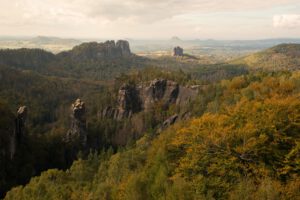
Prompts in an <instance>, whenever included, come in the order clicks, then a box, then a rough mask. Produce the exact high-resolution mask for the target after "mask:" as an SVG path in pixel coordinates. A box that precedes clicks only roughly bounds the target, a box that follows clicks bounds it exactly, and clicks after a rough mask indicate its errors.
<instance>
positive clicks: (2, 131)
mask: <svg viewBox="0 0 300 200" xmlns="http://www.w3.org/2000/svg"><path fill="white" fill-rule="evenodd" d="M26 117H27V107H26V106H21V107H20V108H19V109H18V111H17V115H14V114H13V113H12V112H10V111H9V109H8V108H7V107H5V106H4V105H2V104H1V105H0V141H1V142H0V157H5V158H6V159H9V160H13V159H14V157H15V154H16V152H17V150H18V147H19V146H20V144H21V143H22V141H23V137H24V136H25V133H26V131H25V122H26Z"/></svg>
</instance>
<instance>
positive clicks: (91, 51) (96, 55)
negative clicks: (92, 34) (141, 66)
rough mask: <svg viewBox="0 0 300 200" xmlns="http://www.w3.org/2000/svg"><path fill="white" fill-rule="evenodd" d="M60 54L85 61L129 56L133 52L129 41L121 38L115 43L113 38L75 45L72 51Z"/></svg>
mask: <svg viewBox="0 0 300 200" xmlns="http://www.w3.org/2000/svg"><path fill="white" fill-rule="evenodd" d="M60 55H62V56H68V55H70V56H71V58H72V59H73V60H75V61H84V60H98V59H113V58H120V57H128V56H130V55H132V54H131V51H130V47H129V43H128V42H127V41H125V40H119V41H117V43H115V41H113V40H108V41H106V42H103V43H97V42H88V43H83V44H81V45H78V46H76V47H74V48H73V49H72V50H71V51H69V52H65V53H62V54H60Z"/></svg>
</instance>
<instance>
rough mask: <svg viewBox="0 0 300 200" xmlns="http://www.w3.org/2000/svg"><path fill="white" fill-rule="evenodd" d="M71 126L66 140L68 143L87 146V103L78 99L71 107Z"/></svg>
mask: <svg viewBox="0 0 300 200" xmlns="http://www.w3.org/2000/svg"><path fill="white" fill-rule="evenodd" d="M70 118H71V126H70V129H69V131H68V132H67V134H66V137H65V138H64V140H65V142H67V143H74V144H75V143H76V144H80V145H81V146H86V145H87V130H86V109H85V103H84V102H83V101H81V100H80V99H77V100H76V101H75V102H74V103H73V104H72V106H71V116H70Z"/></svg>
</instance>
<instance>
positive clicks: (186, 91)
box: [100, 79, 197, 120]
mask: <svg viewBox="0 0 300 200" xmlns="http://www.w3.org/2000/svg"><path fill="white" fill-rule="evenodd" d="M196 94H197V90H195V89H192V88H188V87H184V86H180V85H179V84H178V83H176V82H174V81H170V80H166V79H155V80H153V81H151V82H150V84H149V85H146V86H145V85H139V86H133V85H128V84H126V85H123V86H122V87H121V88H120V89H119V92H118V105H117V107H115V108H113V107H111V106H109V107H106V108H105V109H104V110H102V112H101V113H100V116H101V117H106V118H114V119H117V120H121V119H124V118H128V117H131V116H132V114H134V113H138V112H140V111H149V110H151V109H152V108H153V106H155V105H156V103H157V102H160V103H161V104H162V105H163V109H168V107H169V106H170V105H171V104H176V105H178V106H184V105H185V104H187V103H188V102H189V101H190V100H191V99H193V98H194V97H195V96H196Z"/></svg>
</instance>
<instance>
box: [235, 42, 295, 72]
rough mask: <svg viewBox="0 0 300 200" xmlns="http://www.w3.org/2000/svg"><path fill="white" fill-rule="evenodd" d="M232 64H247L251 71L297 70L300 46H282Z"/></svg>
mask: <svg viewBox="0 0 300 200" xmlns="http://www.w3.org/2000/svg"><path fill="white" fill-rule="evenodd" d="M232 63H233V64H246V65H248V66H249V67H250V68H251V69H263V70H272V71H279V70H297V69H299V68H300V44H281V45H278V46H275V47H272V48H270V49H267V50H265V51H261V52H258V53H255V54H252V55H250V56H246V57H244V58H241V59H238V60H235V61H233V62H232Z"/></svg>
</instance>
